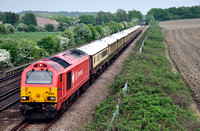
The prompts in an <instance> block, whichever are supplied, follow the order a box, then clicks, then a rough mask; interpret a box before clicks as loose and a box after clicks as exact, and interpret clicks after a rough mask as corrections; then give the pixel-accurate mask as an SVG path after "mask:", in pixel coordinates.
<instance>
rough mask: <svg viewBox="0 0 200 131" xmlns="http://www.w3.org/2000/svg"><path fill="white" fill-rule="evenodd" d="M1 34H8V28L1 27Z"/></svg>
mask: <svg viewBox="0 0 200 131" xmlns="http://www.w3.org/2000/svg"><path fill="white" fill-rule="evenodd" d="M0 34H6V28H5V26H4V25H0Z"/></svg>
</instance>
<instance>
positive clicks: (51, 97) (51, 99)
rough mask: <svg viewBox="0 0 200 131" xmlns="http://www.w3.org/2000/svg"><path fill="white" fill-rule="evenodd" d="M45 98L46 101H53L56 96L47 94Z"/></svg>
mask: <svg viewBox="0 0 200 131" xmlns="http://www.w3.org/2000/svg"><path fill="white" fill-rule="evenodd" d="M47 100H48V101H55V100H56V97H55V96H48V97H47Z"/></svg>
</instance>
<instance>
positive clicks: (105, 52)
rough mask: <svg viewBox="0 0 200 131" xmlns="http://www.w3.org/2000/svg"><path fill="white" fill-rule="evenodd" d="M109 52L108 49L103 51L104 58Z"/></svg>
mask: <svg viewBox="0 0 200 131" xmlns="http://www.w3.org/2000/svg"><path fill="white" fill-rule="evenodd" d="M107 54H108V51H107V50H105V51H103V52H102V58H103V57H105V56H106V55H107Z"/></svg>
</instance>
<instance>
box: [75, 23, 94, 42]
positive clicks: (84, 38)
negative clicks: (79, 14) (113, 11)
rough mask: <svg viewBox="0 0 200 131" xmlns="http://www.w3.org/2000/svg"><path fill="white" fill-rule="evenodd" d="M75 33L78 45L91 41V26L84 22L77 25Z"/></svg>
mask: <svg viewBox="0 0 200 131" xmlns="http://www.w3.org/2000/svg"><path fill="white" fill-rule="evenodd" d="M73 33H74V40H75V43H76V45H79V44H82V43H84V42H89V41H90V40H91V39H92V33H91V31H90V28H89V27H88V26H86V25H85V24H82V23H81V24H79V25H76V26H75V28H74V30H73Z"/></svg>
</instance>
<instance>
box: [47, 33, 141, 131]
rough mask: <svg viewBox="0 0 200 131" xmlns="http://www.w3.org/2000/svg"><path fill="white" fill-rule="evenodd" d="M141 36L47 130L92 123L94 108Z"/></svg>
mask: <svg viewBox="0 0 200 131" xmlns="http://www.w3.org/2000/svg"><path fill="white" fill-rule="evenodd" d="M142 34H143V33H141V34H140V35H139V37H138V38H137V39H136V40H135V41H134V42H133V43H132V44H130V45H129V47H128V48H127V49H126V50H125V51H124V52H123V53H122V54H121V55H120V56H119V57H118V58H117V59H116V60H115V61H114V62H113V63H112V65H110V66H109V67H108V68H107V69H106V71H104V72H103V73H102V74H101V75H100V76H99V77H98V79H97V80H96V81H95V82H94V83H93V84H92V85H91V86H90V87H89V88H88V89H87V90H86V92H84V94H83V95H81V97H79V98H78V100H77V101H76V102H75V103H74V104H73V105H72V106H71V107H70V108H69V109H68V110H67V111H66V112H65V113H64V114H63V116H62V117H61V118H60V119H59V120H58V121H57V122H56V123H55V124H54V125H53V126H52V127H51V128H50V129H49V130H51V131H54V130H59V131H74V130H78V129H79V128H82V127H83V125H85V124H89V123H91V122H92V120H93V117H92V113H93V110H94V108H95V106H96V105H98V104H99V103H100V102H102V101H103V100H104V99H105V98H106V97H107V95H108V94H109V89H107V87H108V86H109V85H110V84H112V82H113V81H114V78H115V76H116V75H117V74H118V73H119V72H120V70H121V68H122V67H123V61H124V60H125V59H126V58H127V57H128V56H129V55H130V54H131V53H133V49H132V48H133V47H134V46H135V43H136V41H137V40H138V39H139V38H140V37H141V36H142Z"/></svg>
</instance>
